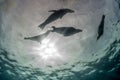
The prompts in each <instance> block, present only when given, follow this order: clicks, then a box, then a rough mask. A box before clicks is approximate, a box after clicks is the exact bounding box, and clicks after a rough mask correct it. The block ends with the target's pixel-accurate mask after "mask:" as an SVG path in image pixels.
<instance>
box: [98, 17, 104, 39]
mask: <svg viewBox="0 0 120 80" xmlns="http://www.w3.org/2000/svg"><path fill="white" fill-rule="evenodd" d="M104 23H105V15H102V19H101V22H100V24H99V26H98V36H97V40H98V39H99V38H100V37H101V36H102V35H103V33H104Z"/></svg>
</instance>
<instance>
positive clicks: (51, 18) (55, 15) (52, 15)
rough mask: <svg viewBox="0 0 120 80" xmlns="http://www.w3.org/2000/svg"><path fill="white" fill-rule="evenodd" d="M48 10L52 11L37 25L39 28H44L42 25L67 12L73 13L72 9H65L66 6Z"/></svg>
mask: <svg viewBox="0 0 120 80" xmlns="http://www.w3.org/2000/svg"><path fill="white" fill-rule="evenodd" d="M49 12H53V13H52V14H51V15H50V16H49V17H48V18H47V19H46V20H45V21H44V22H43V23H42V24H40V25H39V26H38V27H40V28H41V29H44V27H45V26H46V25H47V24H49V23H51V22H53V21H55V20H57V19H59V18H62V17H63V16H64V15H65V14H67V13H73V12H74V11H73V10H71V9H67V8H63V9H59V10H50V11H49Z"/></svg>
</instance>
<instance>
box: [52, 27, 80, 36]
mask: <svg viewBox="0 0 120 80" xmlns="http://www.w3.org/2000/svg"><path fill="white" fill-rule="evenodd" d="M52 28H53V30H51V32H56V33H59V34H62V35H63V36H71V35H74V34H76V33H79V32H82V30H81V29H75V28H74V27H59V28H56V27H55V26H52Z"/></svg>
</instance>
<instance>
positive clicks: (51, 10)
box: [48, 10, 57, 12]
mask: <svg viewBox="0 0 120 80" xmlns="http://www.w3.org/2000/svg"><path fill="white" fill-rule="evenodd" d="M56 11H57V10H49V11H48V12H56Z"/></svg>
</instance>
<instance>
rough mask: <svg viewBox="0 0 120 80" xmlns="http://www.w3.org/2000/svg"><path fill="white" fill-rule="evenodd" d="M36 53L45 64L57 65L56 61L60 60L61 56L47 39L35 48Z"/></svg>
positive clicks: (53, 44)
mask: <svg viewBox="0 0 120 80" xmlns="http://www.w3.org/2000/svg"><path fill="white" fill-rule="evenodd" d="M34 49H35V48H34ZM36 53H37V54H38V55H39V56H40V58H41V59H42V61H43V62H45V63H50V64H51V62H52V63H57V62H58V61H57V60H60V59H62V55H60V53H59V52H58V50H57V47H56V46H55V43H53V42H50V40H49V39H45V40H43V41H42V43H41V44H40V45H39V46H38V47H36Z"/></svg>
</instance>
